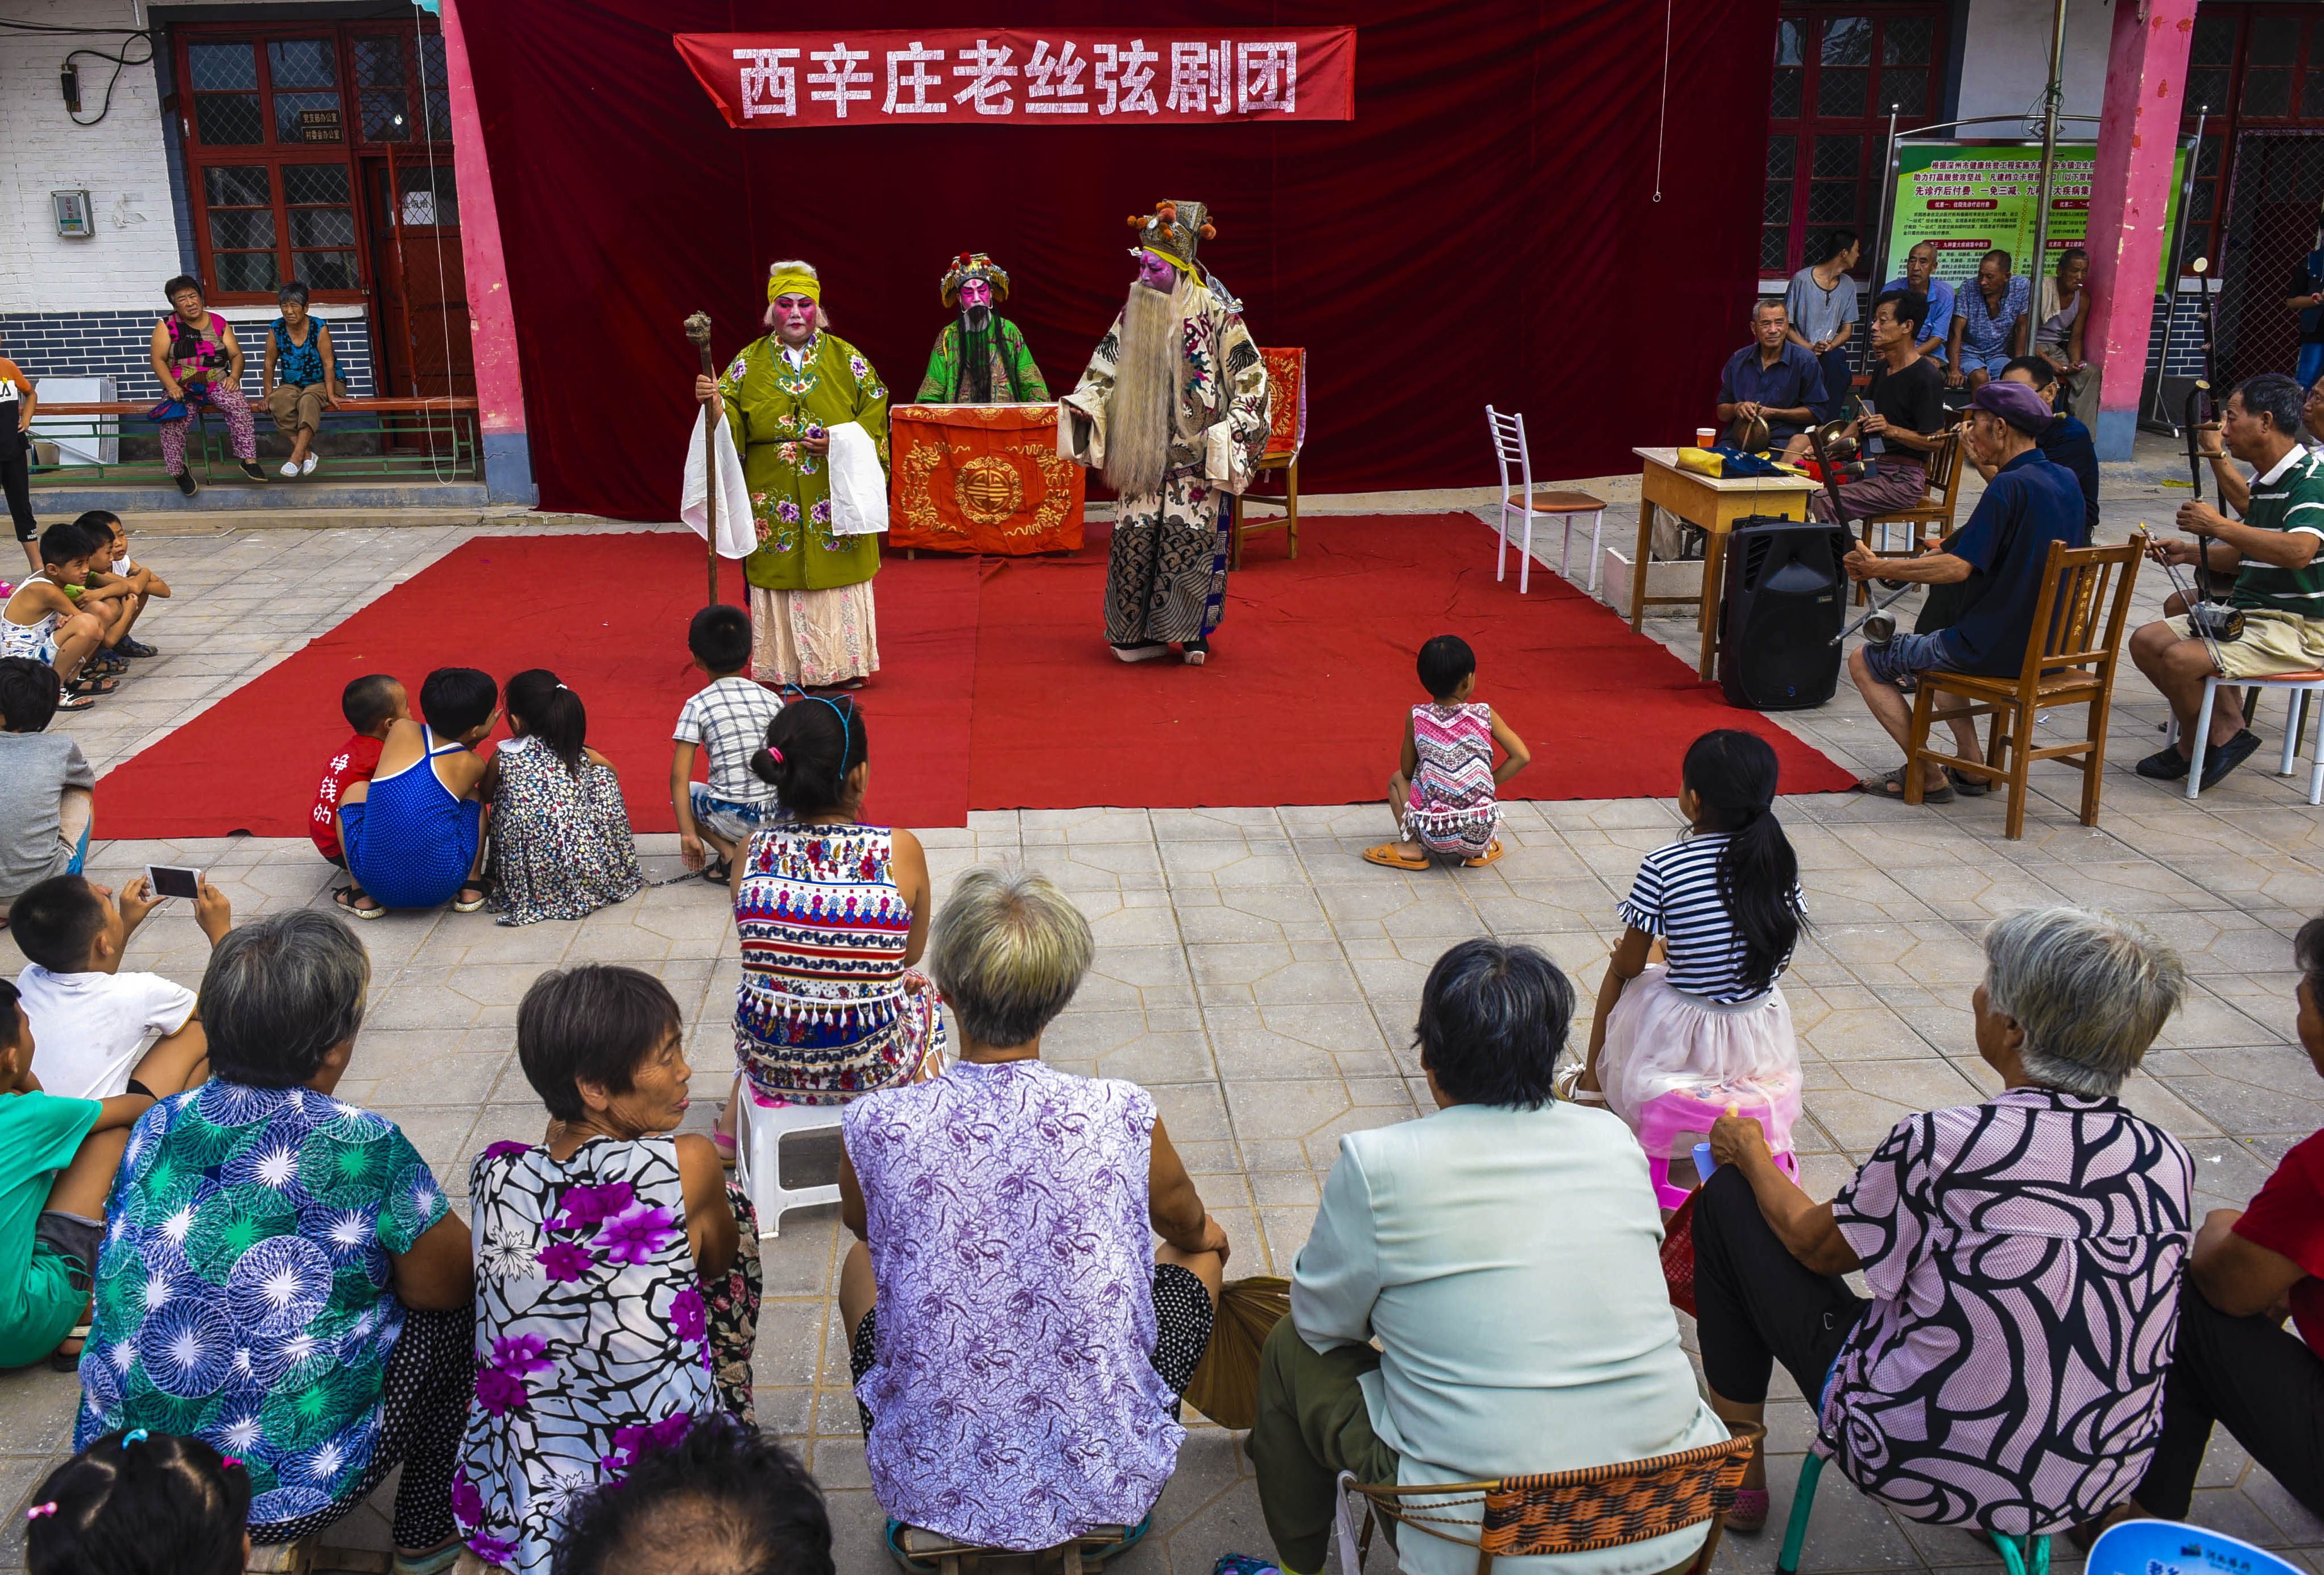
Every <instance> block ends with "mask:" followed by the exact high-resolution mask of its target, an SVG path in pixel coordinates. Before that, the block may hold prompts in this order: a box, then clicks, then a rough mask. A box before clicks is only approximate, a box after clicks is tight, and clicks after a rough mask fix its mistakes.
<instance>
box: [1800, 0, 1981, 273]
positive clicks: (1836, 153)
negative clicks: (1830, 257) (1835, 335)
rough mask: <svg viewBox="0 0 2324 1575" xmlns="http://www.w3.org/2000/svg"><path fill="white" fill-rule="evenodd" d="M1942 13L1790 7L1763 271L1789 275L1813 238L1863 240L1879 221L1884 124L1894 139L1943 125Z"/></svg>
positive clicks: (1938, 8) (1924, 7)
mask: <svg viewBox="0 0 2324 1575" xmlns="http://www.w3.org/2000/svg"><path fill="white" fill-rule="evenodd" d="M1944 16H1945V8H1944V6H1943V5H1928V4H1899V5H1886V4H1865V3H1862V0H1859V3H1858V4H1856V5H1784V8H1783V11H1782V14H1780V15H1779V16H1778V17H1777V18H1776V20H1775V80H1774V85H1773V90H1772V94H1771V100H1770V103H1769V106H1768V126H1767V183H1766V194H1765V199H1764V207H1762V209H1761V212H1760V219H1759V271H1760V272H1762V273H1763V274H1767V275H1770V276H1772V275H1775V274H1784V273H1791V272H1795V271H1796V270H1798V269H1799V268H1800V267H1802V266H1803V264H1804V263H1806V261H1807V256H1808V249H1809V245H1810V243H1811V241H1812V238H1813V237H1814V236H1816V235H1820V234H1822V233H1824V232H1827V231H1830V230H1832V229H1835V228H1845V229H1851V230H1854V231H1856V232H1857V233H1858V235H1863V236H1864V237H1865V238H1866V241H1867V244H1866V246H1865V248H1864V252H1865V256H1866V258H1867V262H1865V263H1861V264H1859V266H1858V272H1859V273H1861V272H1863V271H1864V269H1867V268H1869V267H1870V266H1871V263H1870V262H1869V261H1868V259H1869V258H1870V256H1871V254H1872V250H1873V248H1872V246H1871V245H1870V244H1869V242H1870V238H1871V230H1872V227H1873V226H1874V225H1875V224H1876V223H1877V221H1878V218H1879V215H1880V192H1879V182H1880V178H1881V173H1882V171H1881V159H1882V155H1883V154H1884V153H1885V152H1886V149H1887V139H1888V115H1889V110H1890V108H1891V106H1894V107H1895V112H1896V115H1897V122H1896V124H1897V128H1898V129H1899V130H1900V131H1901V130H1904V129H1906V128H1909V127H1915V126H1919V125H1922V124H1925V123H1926V122H1928V121H1929V120H1931V119H1932V118H1933V117H1934V116H1935V115H1937V114H1938V101H1939V99H1940V97H1941V95H1942V91H1943V87H1944V65H1943V54H1944V39H1945V27H1944Z"/></svg>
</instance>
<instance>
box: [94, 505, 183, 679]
mask: <svg viewBox="0 0 2324 1575" xmlns="http://www.w3.org/2000/svg"><path fill="white" fill-rule="evenodd" d="M73 524H74V525H76V526H77V527H78V528H79V529H80V530H82V531H83V532H84V533H86V534H87V535H88V539H90V540H91V541H94V542H96V543H97V558H98V559H101V560H103V561H101V562H94V561H93V566H91V568H90V569H89V575H88V583H89V584H90V585H96V586H103V585H112V584H114V583H115V581H125V582H127V584H128V586H129V594H128V595H126V596H125V597H124V598H123V599H122V603H121V605H122V615H121V617H120V619H119V621H117V622H115V623H114V624H113V625H112V626H111V627H110V628H109V629H108V630H107V631H106V637H105V649H107V650H109V651H111V652H113V654H114V655H115V656H120V657H130V658H134V659H139V660H143V659H144V658H147V657H156V656H160V655H161V652H160V651H158V650H155V649H153V648H152V646H150V645H147V644H146V643H145V642H144V641H143V640H135V639H132V638H131V636H130V633H129V631H130V630H131V629H133V628H134V627H135V625H136V622H137V617H138V614H139V613H143V612H144V611H145V603H148V602H150V601H152V599H153V598H154V597H156V596H159V597H161V598H162V599H163V600H164V601H167V600H168V599H169V596H170V582H169V581H167V580H165V579H163V578H162V577H161V576H160V575H157V574H155V573H154V572H153V571H152V569H149V568H147V567H145V566H143V565H142V564H136V563H132V562H131V561H130V560H129V527H127V526H126V525H124V524H123V523H122V522H121V516H120V515H118V514H116V513H115V512H114V511H112V510H110V509H91V510H90V511H88V513H86V514H83V515H82V516H81V517H80V518H79V519H78V520H74V521H73Z"/></svg>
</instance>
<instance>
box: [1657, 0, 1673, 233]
mask: <svg viewBox="0 0 2324 1575" xmlns="http://www.w3.org/2000/svg"><path fill="white" fill-rule="evenodd" d="M1672 5H1674V0H1663V102H1662V107H1660V108H1659V109H1657V110H1655V201H1656V202H1660V201H1661V200H1662V199H1663V123H1664V121H1665V119H1667V118H1668V117H1669V115H1670V46H1671V6H1672Z"/></svg>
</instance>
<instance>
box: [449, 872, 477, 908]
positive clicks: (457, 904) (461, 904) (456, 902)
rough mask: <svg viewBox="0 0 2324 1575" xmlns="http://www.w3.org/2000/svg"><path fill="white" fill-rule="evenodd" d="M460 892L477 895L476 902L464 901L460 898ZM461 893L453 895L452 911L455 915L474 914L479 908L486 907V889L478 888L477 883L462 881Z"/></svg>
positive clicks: (457, 892)
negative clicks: (470, 892)
mask: <svg viewBox="0 0 2324 1575" xmlns="http://www.w3.org/2000/svg"><path fill="white" fill-rule="evenodd" d="M460 891H473V892H475V894H476V897H475V901H473V902H470V901H466V900H464V899H463V898H461V896H460ZM460 891H456V892H454V893H453V894H452V911H453V912H454V913H474V912H475V911H476V910H477V909H478V908H480V907H484V888H483V887H481V886H478V885H477V884H476V883H475V881H473V880H464V881H462V882H461V883H460Z"/></svg>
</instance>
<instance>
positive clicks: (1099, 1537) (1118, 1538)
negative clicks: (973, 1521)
mask: <svg viewBox="0 0 2324 1575" xmlns="http://www.w3.org/2000/svg"><path fill="white" fill-rule="evenodd" d="M889 1525H890V1529H889V1533H888V1551H889V1552H890V1554H891V1555H892V1556H893V1557H894V1558H895V1561H896V1562H897V1563H898V1564H899V1565H900V1566H901V1567H902V1568H903V1569H905V1570H909V1571H914V1572H915V1575H917V1572H918V1571H923V1570H927V1571H933V1572H934V1575H964V1572H966V1571H973V1570H975V1569H976V1568H977V1567H978V1566H979V1565H980V1564H982V1562H983V1561H984V1560H985V1559H986V1558H987V1557H991V1558H996V1559H1011V1560H1015V1559H1027V1558H1029V1559H1030V1560H1031V1561H1032V1565H1033V1568H1034V1570H1037V1571H1048V1570H1054V1571H1056V1572H1057V1575H1083V1570H1084V1566H1086V1567H1087V1568H1088V1569H1090V1570H1096V1569H1098V1568H1100V1567H1102V1565H1103V1564H1104V1562H1105V1561H1106V1560H1108V1559H1110V1558H1111V1557H1113V1555H1114V1554H1116V1553H1119V1552H1121V1551H1122V1550H1123V1549H1124V1548H1125V1547H1127V1546H1128V1545H1130V1532H1131V1530H1132V1529H1133V1528H1132V1527H1130V1526H1123V1525H1101V1526H1093V1527H1091V1528H1090V1529H1089V1530H1088V1531H1086V1532H1084V1533H1083V1534H1081V1535H1080V1536H1077V1537H1075V1538H1074V1540H1073V1541H1071V1542H1069V1543H1060V1544H1058V1545H1057V1546H1056V1547H1054V1548H1044V1549H1042V1550H1041V1551H1040V1552H1037V1553H1032V1554H1027V1553H1025V1552H1020V1551H1019V1550H1016V1549H1013V1548H990V1547H985V1546H983V1545H982V1544H980V1543H960V1542H954V1540H953V1539H952V1538H950V1537H948V1536H946V1535H945V1534H943V1533H942V1532H932V1531H927V1530H924V1529H922V1528H921V1527H919V1526H916V1525H905V1524H901V1523H899V1522H893V1521H891V1522H890V1523H889Z"/></svg>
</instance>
